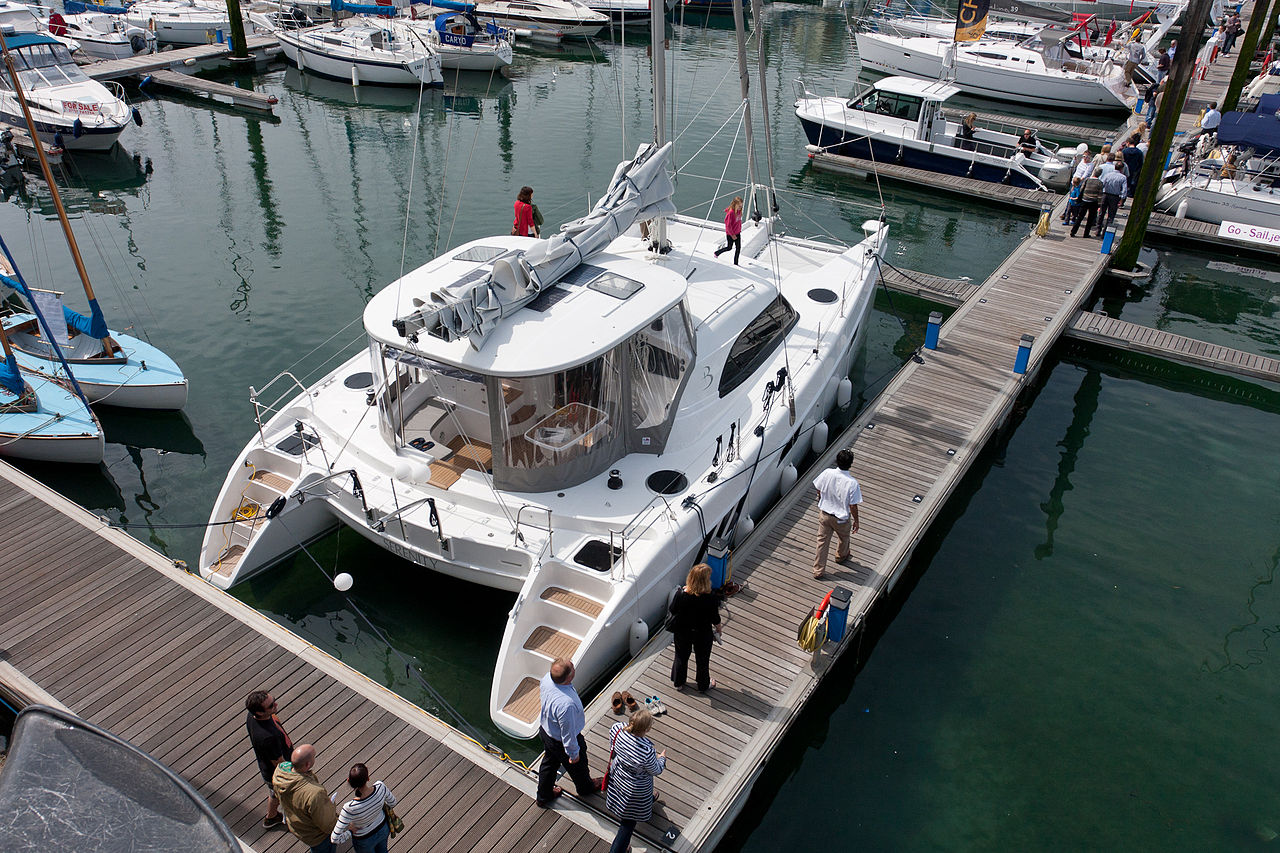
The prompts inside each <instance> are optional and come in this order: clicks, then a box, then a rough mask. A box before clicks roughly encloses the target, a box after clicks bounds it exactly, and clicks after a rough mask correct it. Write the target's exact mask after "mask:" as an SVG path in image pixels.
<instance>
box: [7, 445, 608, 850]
mask: <svg viewBox="0 0 1280 853" xmlns="http://www.w3.org/2000/svg"><path fill="white" fill-rule="evenodd" d="M0 511H2V512H3V515H2V516H0V518H2V520H0V537H2V541H4V542H5V543H7V544H6V547H5V552H4V555H3V556H2V557H0V589H4V590H5V593H4V595H5V602H4V619H2V620H0V681H4V682H5V683H6V684H8V686H9V687H10V688H11V690H12V692H16V693H17V694H18V695H23V696H26V697H27V698H29V699H31V700H36V701H46V702H49V701H53V702H57V703H59V704H61V705H63V706H64V707H67V708H69V709H70V710H71V711H72V712H74V713H76V714H78V715H80V716H82V717H84V718H86V719H88V720H89V721H91V722H93V723H96V724H97V725H100V726H103V727H105V728H107V729H109V730H111V731H113V732H115V733H116V734H118V735H120V736H121V737H123V738H125V739H127V740H129V741H130V742H132V743H133V744H135V745H136V746H138V747H141V748H142V749H144V750H146V751H148V752H150V753H151V754H152V755H153V756H155V757H156V758H158V759H159V760H160V761H162V762H164V763H165V764H167V765H168V766H169V767H171V768H172V769H173V770H175V771H176V772H178V773H180V774H182V776H184V777H185V778H186V779H188V780H189V781H190V782H191V783H192V784H194V785H195V787H196V788H197V789H198V790H199V791H200V793H201V794H203V795H204V797H205V798H206V799H207V800H208V801H209V803H210V804H211V805H212V806H213V807H214V808H215V809H216V810H217V811H218V812H219V813H220V814H221V815H222V816H223V817H224V818H226V820H227V823H228V824H230V825H231V828H232V829H233V830H234V831H235V833H236V834H237V835H238V836H239V837H240V838H241V839H242V841H243V842H244V843H245V844H246V845H248V846H249V847H250V848H252V849H253V850H258V851H281V853H283V852H284V851H297V850H302V849H304V848H303V847H302V845H301V842H299V841H298V840H297V839H296V838H294V837H293V836H292V835H290V834H289V833H288V832H286V831H284V830H282V829H271V830H264V829H263V828H262V816H263V814H264V813H265V812H264V806H265V804H266V799H265V792H264V791H263V784H262V779H261V777H260V776H259V775H258V768H257V764H256V763H255V762H254V760H253V757H252V753H251V751H250V748H249V742H248V738H247V736H246V734H245V728H244V716H245V711H244V697H245V696H246V695H247V694H248V693H249V691H251V690H255V689H259V688H262V689H267V690H271V691H272V692H273V694H274V695H275V696H276V698H277V700H278V701H279V702H280V715H281V718H282V720H283V721H284V723H285V725H286V727H287V728H288V730H289V732H290V734H291V735H292V737H293V739H294V742H295V743H302V742H312V743H315V744H316V747H317V749H318V751H319V761H318V773H319V775H320V778H321V780H322V781H323V782H324V783H325V785H326V787H327V788H328V789H329V790H330V791H341V792H342V793H343V794H344V795H345V793H346V792H347V791H349V788H348V787H347V786H346V781H345V780H346V772H347V768H349V767H350V765H351V764H352V762H354V761H357V760H360V761H364V762H366V763H367V764H368V765H369V767H370V769H371V770H372V771H373V772H374V773H375V774H377V775H378V776H379V777H380V778H383V779H385V780H386V781H387V783H388V784H389V785H391V787H392V789H393V790H394V791H395V793H396V796H397V797H398V798H399V799H400V801H401V803H402V804H403V805H402V807H401V808H400V809H399V811H400V814H401V816H402V817H403V818H404V820H405V824H406V830H405V833H404V835H402V836H400V837H398V838H397V839H396V841H395V842H394V846H395V849H396V850H397V851H409V850H416V851H422V853H426V851H443V850H456V851H481V850H488V851H509V852H510V853H529V851H533V850H555V851H572V853H585V851H604V850H607V849H608V846H609V845H608V843H607V842H606V841H605V840H603V839H604V837H609V838H611V837H612V834H613V828H612V827H608V826H605V825H603V824H602V823H601V822H600V821H598V820H597V819H595V818H594V816H592V815H590V814H588V813H586V812H585V811H583V810H582V809H581V808H580V807H578V806H577V805H576V804H574V803H572V802H569V803H567V804H565V805H563V806H561V807H560V808H558V809H556V810H544V809H541V808H538V807H537V806H536V805H535V804H534V802H533V798H532V792H533V780H532V779H531V778H529V777H528V776H527V775H525V774H524V772H523V771H521V770H518V769H516V768H515V767H513V766H511V765H508V764H504V763H503V762H501V761H500V760H499V759H497V758H496V757H494V756H492V755H490V754H488V753H486V752H485V751H484V750H483V749H482V748H480V747H479V746H477V745H476V744H474V743H473V742H471V741H468V740H466V739H465V738H463V737H462V736H461V735H460V734H458V733H457V732H455V731H453V730H452V729H450V728H448V727H447V726H445V725H444V724H442V723H441V722H440V721H438V720H436V719H435V718H433V717H430V716H428V715H427V714H426V713H425V712H424V711H422V710H421V709H419V708H417V707H415V706H414V705H411V704H410V703H408V702H406V701H405V700H403V699H401V698H400V697H398V696H396V695H395V694H393V693H391V692H390V691H388V690H385V689H384V688H382V687H381V686H379V685H377V684H375V683H373V682H371V681H369V680H368V679H366V678H365V677H364V676H361V675H360V674H358V673H356V672H355V671H354V670H351V669H349V668H348V667H346V666H345V665H344V664H342V663H341V662H339V661H337V660H334V659H333V658H330V657H329V656H328V655H326V654H324V653H323V652H320V651H319V650H317V649H316V648H314V647H313V646H311V645H309V644H308V643H306V642H304V641H303V640H301V639H300V638H298V637H296V636H295V635H293V634H291V633H289V632H288V631H286V630H284V629H283V628H281V627H280V626H278V625H276V623H274V622H272V621H271V620H269V619H267V618H266V617H264V616H261V615H260V614H258V613H257V612H256V611H255V610H253V609H252V608H250V607H248V606H246V605H243V604H241V603H240V602H238V601H236V600H235V599H233V598H231V597H230V596H228V595H226V594H224V593H221V592H219V591H218V590H216V589H214V588H213V587H212V586H210V585H209V584H207V583H205V582H204V581H202V580H200V579H199V578H196V577H193V576H190V575H187V574H186V573H184V572H181V571H179V570H178V569H175V568H174V567H173V566H172V564H170V563H169V562H168V561H167V560H166V559H165V558H164V557H163V556H161V555H160V554H158V553H156V552H154V551H152V550H151V549H149V548H147V547H146V546H145V545H143V544H141V543H140V542H138V541H136V540H134V539H132V538H131V537H129V536H128V535H126V534H124V533H122V532H120V531H118V530H112V529H110V528H107V527H106V526H105V525H104V524H103V523H102V522H101V521H99V520H98V519H96V518H95V517H94V516H92V515H90V514H89V513H88V512H86V511H85V510H83V509H81V508H79V507H77V506H75V505H74V504H72V503H71V502H69V501H67V500H66V499H64V498H62V497H60V496H58V495H57V494H55V493H54V492H52V491H51V490H49V489H47V488H45V487H44V486H41V485H40V484H39V483H36V482H35V481H34V480H31V479H30V478H29V477H27V476H26V475H24V474H22V473H20V472H18V471H16V470H15V469H13V468H12V467H10V466H8V465H6V464H4V463H0ZM564 799H565V800H568V799H569V798H564Z"/></svg>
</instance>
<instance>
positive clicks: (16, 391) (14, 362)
mask: <svg viewBox="0 0 1280 853" xmlns="http://www.w3.org/2000/svg"><path fill="white" fill-rule="evenodd" d="M0 386H2V387H4V388H5V390H7V391H9V393H11V394H13V396H15V397H21V396H22V389H23V387H24V383H23V381H22V374H21V373H19V372H18V357H17V356H16V355H15V356H10V357H9V358H3V357H0Z"/></svg>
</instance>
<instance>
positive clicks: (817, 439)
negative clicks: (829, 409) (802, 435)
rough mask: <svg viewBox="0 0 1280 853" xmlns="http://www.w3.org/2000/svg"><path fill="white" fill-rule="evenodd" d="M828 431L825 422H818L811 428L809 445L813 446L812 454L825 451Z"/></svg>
mask: <svg viewBox="0 0 1280 853" xmlns="http://www.w3.org/2000/svg"><path fill="white" fill-rule="evenodd" d="M828 431H829V430H828V427H827V422H826V421H818V425H817V426H815V427H814V428H813V438H812V439H811V441H810V443H811V444H812V446H813V452H814V453H821V452H822V451H824V450H826V449H827V434H828Z"/></svg>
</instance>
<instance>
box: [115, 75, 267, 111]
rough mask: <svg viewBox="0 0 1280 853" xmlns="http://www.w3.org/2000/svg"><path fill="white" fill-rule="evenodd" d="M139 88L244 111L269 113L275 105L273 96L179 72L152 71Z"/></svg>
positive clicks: (143, 79)
mask: <svg viewBox="0 0 1280 853" xmlns="http://www.w3.org/2000/svg"><path fill="white" fill-rule="evenodd" d="M139 86H141V87H142V88H144V89H145V88H147V87H149V86H155V87H156V88H160V89H173V90H175V91H178V92H183V93H185V94H188V95H196V96H199V97H204V98H210V99H212V100H215V101H217V102H219V103H226V104H231V105H232V106H235V107H240V108H241V109H246V110H256V111H258V112H265V113H269V112H271V111H272V109H273V108H274V107H275V105H276V96H275V95H264V94H262V93H261V92H255V91H253V90H252V89H241V88H240V87H239V86H231V85H229V84H227V83H219V82H218V81H216V80H205V79H203V78H200V77H193V76H192V75H190V74H183V73H182V72H180V71H152V72H151V73H150V74H147V75H146V76H144V77H143V78H142V81H141V83H139Z"/></svg>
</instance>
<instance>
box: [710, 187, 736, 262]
mask: <svg viewBox="0 0 1280 853" xmlns="http://www.w3.org/2000/svg"><path fill="white" fill-rule="evenodd" d="M724 238H725V244H724V246H723V247H721V248H719V249H716V257H717V258H718V257H720V255H721V253H723V252H727V251H729V250H730V249H733V263H734V266H737V264H738V255H739V254H741V253H742V196H740V195H739V196H734V197H733V201H732V202H730V204H729V206H728V207H726V208H725V209H724Z"/></svg>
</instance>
